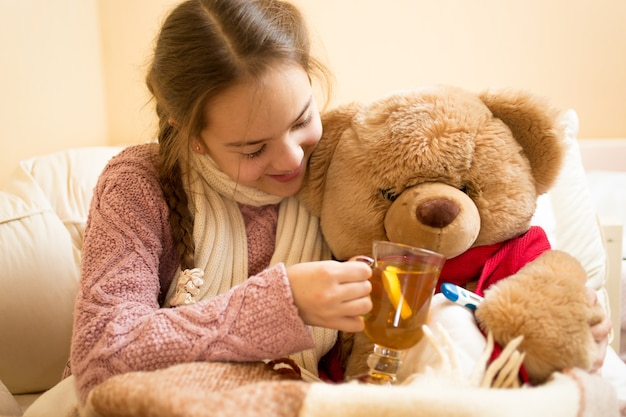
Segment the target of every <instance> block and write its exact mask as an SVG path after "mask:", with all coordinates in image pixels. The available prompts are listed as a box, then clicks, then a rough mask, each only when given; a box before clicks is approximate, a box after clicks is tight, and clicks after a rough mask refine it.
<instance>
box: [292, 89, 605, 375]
mask: <svg viewBox="0 0 626 417" xmlns="http://www.w3.org/2000/svg"><path fill="white" fill-rule="evenodd" d="M558 117H559V112H558V111H557V110H556V109H554V108H553V107H551V106H550V105H549V104H548V103H547V102H546V101H545V100H544V99H543V98H541V97H538V96H535V95H533V94H531V93H528V92H525V91H515V90H501V91H486V92H484V93H481V94H476V93H473V92H469V91H466V90H463V89H460V88H457V87H452V86H429V87H424V88H418V89H413V90H408V91H402V92H394V93H391V94H388V95H387V96H384V97H382V98H380V99H377V100H374V101H373V102H370V103H350V104H347V105H343V106H340V107H338V108H336V109H333V110H331V111H328V112H326V113H325V114H323V126H324V133H323V136H322V139H321V141H320V143H319V145H318V147H317V148H316V150H315V151H314V153H313V155H312V157H311V160H310V164H309V170H308V173H307V178H306V179H305V181H304V186H303V188H302V190H301V191H300V192H299V194H298V198H299V199H300V200H301V201H302V202H303V203H304V204H305V205H306V206H307V207H308V208H309V209H310V210H311V211H312V212H313V213H314V214H315V215H317V216H319V218H320V225H321V228H322V232H323V234H324V236H325V238H326V240H327V243H328V245H329V247H330V249H331V251H332V253H333V255H334V256H335V257H336V259H339V260H347V259H349V258H351V257H354V256H356V255H364V254H370V253H371V245H372V241H374V240H389V241H393V242H397V243H403V244H407V245H411V246H417V247H423V248H426V249H430V250H433V251H436V252H439V253H441V254H443V255H445V256H446V258H447V260H446V262H445V265H444V267H443V270H442V272H441V276H440V278H439V283H438V287H437V291H439V289H440V288H439V286H440V284H441V283H442V282H446V281H447V282H452V283H454V284H457V285H459V286H462V287H465V288H467V289H470V290H472V291H475V292H476V293H477V294H478V295H480V296H484V301H483V302H482V303H481V304H480V306H479V307H478V309H477V310H476V311H475V319H476V322H477V323H478V325H479V326H480V329H481V330H482V331H483V332H485V333H487V332H490V333H492V335H493V337H494V339H495V341H496V343H497V345H498V346H506V345H507V344H508V343H509V342H511V341H512V340H514V339H516V338H518V336H523V338H522V342H521V344H520V345H519V350H520V351H521V352H523V355H524V361H523V367H522V368H523V369H522V372H521V374H522V379H524V381H525V382H530V383H533V384H540V383H542V382H545V381H546V380H547V379H548V378H549V376H550V375H551V374H552V373H553V372H555V371H559V370H563V369H566V368H572V367H575V368H580V369H583V370H587V369H590V367H591V365H592V359H593V356H594V352H595V349H596V345H595V343H594V340H593V337H592V335H591V333H590V331H589V327H590V325H593V324H595V323H597V322H599V321H600V320H601V319H602V316H603V312H602V309H601V307H599V306H597V305H596V306H591V305H590V304H589V301H588V295H587V291H586V289H585V282H586V279H587V276H586V272H585V270H584V269H583V268H582V266H581V265H580V263H579V262H578V261H577V260H576V259H575V258H574V257H572V256H571V255H569V254H567V253H565V252H562V251H558V250H553V249H551V248H550V243H549V241H548V239H547V236H546V233H545V232H544V231H543V230H542V229H541V228H540V227H538V226H531V218H532V216H533V214H534V212H535V209H536V204H537V199H538V196H539V195H541V194H543V193H545V192H546V191H548V190H549V188H550V187H551V185H552V184H553V183H554V181H555V180H556V178H557V176H558V173H559V170H560V168H561V163H562V160H563V157H564V145H563V132H562V128H561V126H560V124H559V121H558ZM344 336H345V335H344ZM352 336H353V335H347V337H346V340H348V343H346V344H345V346H346V347H345V348H344V350H345V351H347V353H349V354H347V355H344V357H347V358H348V359H347V361H346V362H345V363H344V366H346V367H347V368H348V369H347V370H346V372H347V373H348V374H350V373H357V374H358V373H360V372H363V369H367V367H366V365H364V363H365V360H364V359H363V356H364V355H365V354H366V353H367V352H369V351H370V348H371V346H370V344H369V342H368V341H367V340H366V339H365V337H364V336H363V335H362V334H357V335H355V336H353V337H352ZM357 346H358V348H357ZM344 353H346V352H344Z"/></svg>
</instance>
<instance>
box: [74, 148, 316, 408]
mask: <svg viewBox="0 0 626 417" xmlns="http://www.w3.org/2000/svg"><path fill="white" fill-rule="evenodd" d="M157 152H158V145H156V144H150V145H139V146H134V147H131V148H128V149H126V150H124V151H123V152H122V153H121V154H120V155H118V156H117V157H115V158H114V159H113V160H112V161H111V162H110V163H109V164H108V165H107V167H106V168H105V170H104V171H103V173H102V175H101V177H100V179H99V181H98V184H97V186H96V188H95V190H94V196H93V200H92V203H91V211H90V214H89V219H88V221H87V226H86V230H85V237H84V246H83V251H82V276H81V281H80V285H79V292H78V296H77V301H76V307H75V312H74V334H73V339H72V350H71V358H70V364H71V372H72V373H73V374H74V375H75V377H76V380H77V384H78V389H79V391H80V397H81V400H82V401H84V400H85V398H86V396H87V394H88V392H89V390H91V389H92V388H93V387H94V386H96V385H97V384H98V383H100V382H102V381H104V380H105V379H106V378H108V377H110V376H112V375H115V374H120V373H123V372H128V371H135V370H154V369H158V368H164V367H167V366H169V365H173V364H177V363H182V362H192V361H255V360H262V359H268V358H278V357H282V356H286V355H289V354H291V353H295V352H299V351H302V350H305V349H309V348H312V347H313V340H312V338H311V334H310V332H309V329H308V328H307V326H305V324H304V323H303V322H302V320H301V319H300V317H299V315H298V311H297V308H296V307H295V305H294V304H293V297H292V293H291V289H290V287H289V282H288V280H287V277H286V272H285V266H284V265H283V264H278V265H275V266H273V267H271V268H268V269H264V270H262V269H263V268H265V267H267V262H268V260H269V257H270V256H271V253H272V252H273V250H274V237H275V229H276V227H275V226H276V206H268V207H260V208H255V207H247V206H246V207H241V208H242V213H244V219H245V220H246V229H247V232H248V243H249V245H248V247H249V265H250V270H251V272H252V273H253V274H256V275H252V276H250V278H249V279H248V280H246V282H245V283H243V284H242V285H239V286H236V287H233V288H232V289H231V290H230V291H229V292H227V293H225V294H222V295H219V296H216V297H214V298H213V299H211V300H205V301H201V302H198V303H196V304H192V305H187V306H181V307H176V308H161V305H162V303H163V299H164V296H165V294H166V293H167V290H168V287H169V285H170V283H171V282H172V279H173V277H174V275H175V274H176V272H177V269H178V263H177V260H176V255H175V248H174V244H173V240H172V235H171V230H170V225H169V220H168V208H167V205H166V204H165V201H164V199H163V195H162V192H161V189H160V187H159V183H158V180H157V172H156V168H155V166H156V161H157ZM219 278H220V277H207V276H205V279H219Z"/></svg>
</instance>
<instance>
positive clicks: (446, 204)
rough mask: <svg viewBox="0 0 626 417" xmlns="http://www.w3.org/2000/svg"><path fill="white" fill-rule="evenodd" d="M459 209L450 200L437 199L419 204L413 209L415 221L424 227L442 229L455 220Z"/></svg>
mask: <svg viewBox="0 0 626 417" xmlns="http://www.w3.org/2000/svg"><path fill="white" fill-rule="evenodd" d="M460 211H461V209H460V208H459V206H458V205H457V204H456V203H454V202H453V201H451V200H448V199H446V198H437V199H434V200H429V201H426V202H424V203H422V204H420V205H419V206H418V207H417V209H415V215H416V216H417V220H418V221H419V222H421V223H422V224H425V225H426V226H430V227H435V228H439V229H441V228H444V227H446V226H447V225H449V224H450V223H452V222H453V221H454V219H456V217H457V216H458V215H459V212H460Z"/></svg>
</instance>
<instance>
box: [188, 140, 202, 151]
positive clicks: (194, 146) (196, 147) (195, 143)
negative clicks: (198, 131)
mask: <svg viewBox="0 0 626 417" xmlns="http://www.w3.org/2000/svg"><path fill="white" fill-rule="evenodd" d="M189 146H190V147H191V150H192V151H193V152H195V153H197V154H199V155H205V154H206V149H205V148H204V143H202V141H201V140H200V139H191V140H190V141H189Z"/></svg>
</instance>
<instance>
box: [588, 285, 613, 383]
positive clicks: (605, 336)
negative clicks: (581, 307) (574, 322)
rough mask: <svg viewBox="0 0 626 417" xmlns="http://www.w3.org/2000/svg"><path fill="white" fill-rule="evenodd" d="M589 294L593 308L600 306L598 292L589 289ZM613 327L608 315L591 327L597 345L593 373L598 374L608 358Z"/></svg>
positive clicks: (592, 366) (592, 367) (592, 365)
mask: <svg viewBox="0 0 626 417" xmlns="http://www.w3.org/2000/svg"><path fill="white" fill-rule="evenodd" d="M587 294H588V295H589V303H590V304H591V305H592V306H596V305H597V304H598V296H597V294H596V292H595V291H594V290H593V289H592V288H587ZM611 327H612V323H611V320H610V318H609V317H608V316H606V315H605V316H604V318H603V319H602V320H601V321H600V322H598V323H595V324H593V325H591V334H592V335H593V338H594V340H595V341H596V345H597V351H596V355H595V359H594V361H593V363H592V364H591V370H590V372H591V373H598V372H599V371H600V368H602V364H603V363H604V357H605V356H606V350H607V348H608V345H609V333H611Z"/></svg>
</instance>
